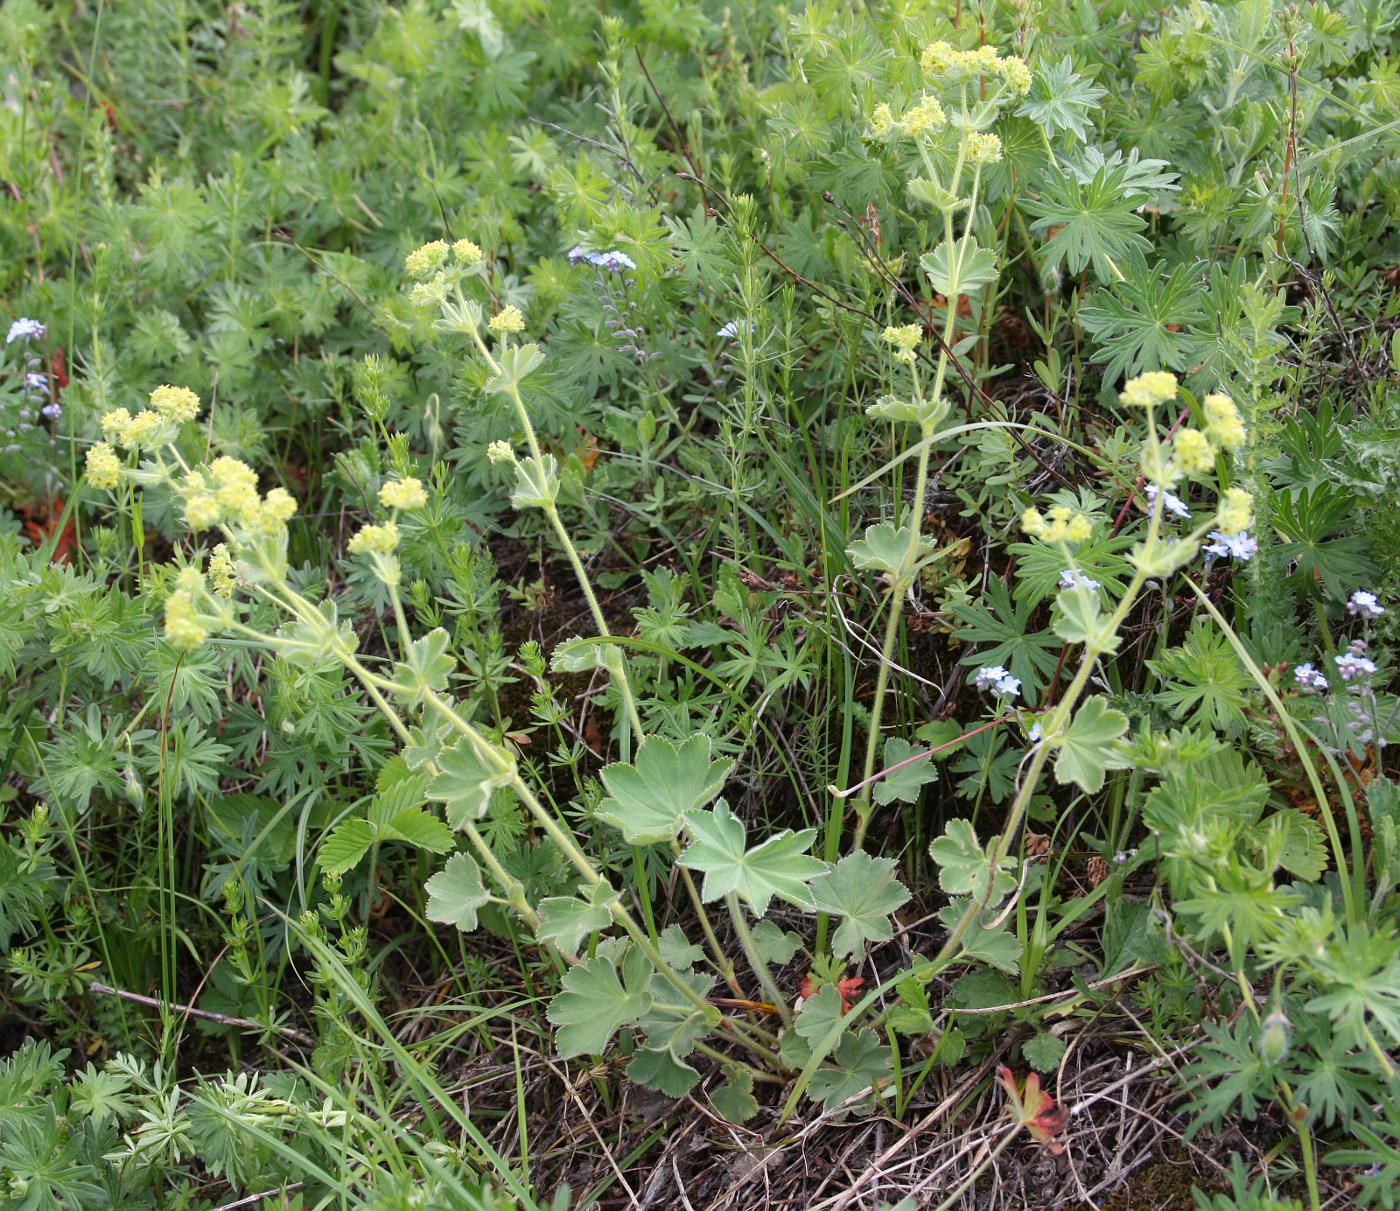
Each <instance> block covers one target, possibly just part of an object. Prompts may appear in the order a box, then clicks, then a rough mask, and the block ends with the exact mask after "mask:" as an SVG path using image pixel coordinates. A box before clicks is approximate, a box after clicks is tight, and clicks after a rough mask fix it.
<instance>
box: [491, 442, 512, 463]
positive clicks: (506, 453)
mask: <svg viewBox="0 0 1400 1211" xmlns="http://www.w3.org/2000/svg"><path fill="white" fill-rule="evenodd" d="M486 457H487V458H488V459H489V460H490V461H491V462H493V463H513V462H514V461H515V451H514V450H512V449H511V448H510V442H506V441H495V442H492V443H491V444H490V445H489V446H487V447H486Z"/></svg>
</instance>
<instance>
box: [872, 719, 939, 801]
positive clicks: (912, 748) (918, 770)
mask: <svg viewBox="0 0 1400 1211" xmlns="http://www.w3.org/2000/svg"><path fill="white" fill-rule="evenodd" d="M925 751H926V750H925V749H921V748H920V747H919V746H918V745H916V744H910V743H909V741H907V740H901V739H900V738H899V737H898V736H891V737H890V738H889V739H888V740H886V741H885V768H886V769H887V770H892V771H893V772H891V773H888V774H886V775H885V776H884V777H883V778H881V779H880V781H879V782H877V783H876V784H875V792H874V798H875V802H876V803H879V804H881V805H882V806H883V805H888V804H890V803H893V802H895V800H900V801H901V802H903V803H917V802H918V801H919V795H920V793H922V791H923V789H924V787H925V786H927V785H928V784H929V783H930V782H936V781H938V771H937V770H936V769H935V768H934V767H933V762H932V761H931V760H930V759H929V758H928V757H925V758H924V759H923V760H922V761H909V758H911V757H913V756H914V755H915V754H917V753H921V752H925ZM901 761H909V764H908V765H904V766H901V767H900V768H899V769H893V767H894V766H896V765H899V764H900V762H901Z"/></svg>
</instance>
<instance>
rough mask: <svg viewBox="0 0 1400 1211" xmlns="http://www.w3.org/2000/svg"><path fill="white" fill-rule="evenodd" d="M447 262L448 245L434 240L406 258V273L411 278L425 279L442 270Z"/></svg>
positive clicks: (404, 261) (404, 260) (416, 249)
mask: <svg viewBox="0 0 1400 1211" xmlns="http://www.w3.org/2000/svg"><path fill="white" fill-rule="evenodd" d="M446 260H447V244H446V243H445V242H444V241H442V240H433V241H432V242H431V243H429V244H424V245H423V246H422V247H421V248H415V249H414V250H413V251H412V252H410V253H409V254H408V255H407V256H406V257H404V259H403V267H404V272H405V273H407V274H408V276H409V277H414V278H425V277H427V276H428V274H430V273H433V272H434V271H436V270H438V269H441V268H442V266H443V262H444V261H446Z"/></svg>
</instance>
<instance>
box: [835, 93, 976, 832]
mask: <svg viewBox="0 0 1400 1211" xmlns="http://www.w3.org/2000/svg"><path fill="white" fill-rule="evenodd" d="M966 111H967V106H966V101H965V100H964V105H963V112H964V116H966ZM962 168H963V153H962V151H961V150H960V151H959V153H958V162H957V166H956V167H955V168H954V170H953V179H952V185H951V186H950V188H951V190H952V192H954V193H956V192H957V187H958V180H959V178H960V176H961V174H962ZM980 181H981V168H980V167H978V168H975V169H974V171H973V175H972V188H971V189H970V190H969V192H968V201H967V222H966V224H965V226H964V229H963V242H962V243H961V244H957V243H955V240H954V235H955V233H954V229H953V212H952V210H950V209H945V210H944V212H943V231H944V238H945V239H946V241H947V244H948V249H949V256H950V257H953V256H954V250H955V249H956V259H955V260H954V261H953V265H954V269H953V274H952V276H953V287H954V290H953V294H954V296H955V297H953V298H950V299H948V300H947V306H948V314H947V317H946V318H945V319H944V321H943V339H942V341H941V342H940V347H939V351H938V365H937V369H936V370H935V372H934V379H933V390H932V391H931V392H930V394H929V396H928V398H929V399H930V400H931V401H933V402H935V403H936V402H937V401H938V399H939V397H940V396H941V395H942V394H943V382H944V379H945V377H946V376H947V373H948V350H949V349H950V348H951V347H952V340H953V334H954V330H955V328H956V326H957V318H958V302H957V298H956V294H957V289H956V287H957V279H958V278H959V276H960V275H961V272H962V265H963V259H964V257H965V255H966V253H967V239H968V236H970V235H971V233H972V221H973V217H974V216H975V215H976V213H977V187H978V184H979V183H980ZM914 390H915V393H916V394H919V383H918V376H917V374H915V376H914ZM921 398H922V396H921ZM933 433H934V428H933V426H932V425H931V424H929V423H928V422H925V423H924V424H923V425H922V426H921V432H920V435H921V437H922V439H923V440H922V441H921V442H920V449H919V462H918V469H917V470H916V472H915V474H914V503H913V509H912V512H911V515H910V517H909V521H908V525H909V544H908V546H907V547H906V549H905V553H904V559H903V561H902V563H901V565H900V568H899V571H898V572H896V573H895V575H894V576H893V578H892V583H891V585H890V595H889V614H888V615H887V616H886V618H885V637H884V642H883V643H882V644H881V645H880V667H879V670H878V671H877V672H876V674H875V701H874V702H873V703H872V704H871V707H870V725H869V729H868V731H867V734H866V741H865V765H864V772H863V773H862V774H861V787H862V789H861V792H860V797H859V798H858V799H856V802H855V810H856V828H855V835H854V837H853V838H852V841H851V848H852V849H853V850H856V849H860V847H861V845H862V843H863V842H864V841H865V831H866V829H867V828H869V826H870V817H871V814H872V812H873V804H872V800H871V784H872V782H873V781H874V773H875V762H876V759H877V758H878V756H879V751H880V719H881V716H882V715H883V714H884V707H885V693H886V691H887V690H888V688H889V681H890V667H891V662H892V661H893V659H894V645H895V642H896V641H897V640H898V638H899V623H900V619H901V618H902V616H903V613H904V596H905V594H906V593H907V592H908V591H909V589H910V588H911V587H912V586H913V583H914V577H915V567H916V564H917V561H918V554H919V540H920V537H921V536H922V531H923V520H924V494H925V493H926V492H927V490H928V465H929V457H930V455H931V453H932V443H931V441H930V440H929V439H930V438H931V437H932V436H933ZM840 804H841V805H840V806H838V808H837V810H836V819H835V821H834V822H833V825H832V837H831V839H829V841H828V844H827V848H828V851H829V852H830V853H831V854H832V855H834V853H835V852H836V850H837V849H839V848H840V843H841V829H842V818H843V816H844V814H845V800H841V801H840Z"/></svg>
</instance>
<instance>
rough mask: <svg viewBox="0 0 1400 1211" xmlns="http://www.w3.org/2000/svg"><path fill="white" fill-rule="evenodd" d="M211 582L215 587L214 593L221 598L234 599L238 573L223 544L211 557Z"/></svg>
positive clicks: (215, 549)
mask: <svg viewBox="0 0 1400 1211" xmlns="http://www.w3.org/2000/svg"><path fill="white" fill-rule="evenodd" d="M209 580H210V582H211V583H212V584H213V586H214V592H216V593H218V594H219V595H220V596H221V597H232V596H233V590H234V589H235V588H236V587H237V586H238V572H237V569H236V568H235V566H234V562H233V557H232V556H231V555H230V554H229V553H228V547H226V546H224V544H223V543H220V544H219V545H218V546H217V547H215V548H214V550H213V551H212V552H211V553H210V555H209Z"/></svg>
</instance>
